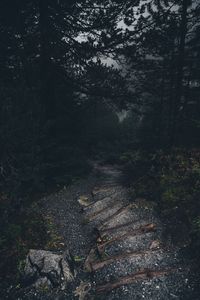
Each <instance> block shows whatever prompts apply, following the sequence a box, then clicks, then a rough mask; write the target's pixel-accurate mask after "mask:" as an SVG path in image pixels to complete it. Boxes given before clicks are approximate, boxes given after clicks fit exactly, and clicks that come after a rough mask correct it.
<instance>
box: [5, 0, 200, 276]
mask: <svg viewBox="0 0 200 300" xmlns="http://www.w3.org/2000/svg"><path fill="white" fill-rule="evenodd" d="M0 39H1V50H0V77H1V81H0V116H1V117H0V139H1V140H0V142H1V147H0V179H1V181H0V187H1V194H0V202H1V208H0V214H1V216H0V227H1V237H0V247H1V255H3V257H4V259H3V260H1V263H0V264H1V269H2V270H3V272H1V273H2V274H3V276H4V275H5V265H7V266H8V261H9V262H11V261H12V263H13V261H14V262H15V263H16V267H18V265H17V264H18V258H20V257H21V255H22V254H21V253H23V251H24V248H26V247H30V245H32V244H34V245H37V243H39V242H40V237H39V234H36V233H37V232H38V228H40V232H41V235H43V232H42V226H43V225H42V220H40V221H37V222H35V221H34V220H35V218H36V215H35V213H34V212H31V213H30V211H28V207H29V206H30V205H31V203H32V201H34V200H35V199H36V198H37V197H39V196H38V195H42V194H43V193H45V192H48V191H49V190H52V189H53V188H58V187H62V186H63V185H68V184H71V183H72V182H73V181H74V180H76V179H78V178H80V177H82V176H84V175H86V174H88V173H89V172H90V170H91V168H92V164H91V161H92V160H104V161H106V162H108V163H118V164H121V165H122V166H123V168H124V170H125V172H126V174H127V184H129V185H130V186H133V187H134V188H133V194H134V195H135V196H138V195H139V196H146V195H147V194H148V195H149V197H150V198H152V199H154V200H156V201H158V203H159V205H160V208H161V210H162V212H163V214H164V215H165V216H167V217H168V215H173V216H175V217H176V216H179V217H180V218H181V219H183V220H184V223H185V224H187V225H188V228H189V229H188V230H189V232H190V237H191V241H190V246H191V247H194V248H195V247H196V244H197V243H199V241H200V238H199V236H200V204H199V196H200V189H199V183H200V150H199V146H200V140H199V135H200V101H199V97H200V2H199V1H198V0H196V1H195V0H174V1H169V0H141V1H140V0H136V1H128V0H127V1H120V0H112V1H110V0H105V1H98V0H94V1H90V0H82V1H81V0H80V1H72V0H68V1H64V0H52V1H51V0H43V1H40V0H34V1H32V0H26V1H25V0H12V1H9V0H2V1H1V3H0ZM134 183H135V184H134ZM27 211H28V212H27ZM30 214H31V215H30ZM27 232H28V233H27ZM197 237H198V238H197ZM16 241H17V247H16ZM13 257H14V258H13ZM16 257H17V260H16ZM7 273H8V274H9V268H8V272H7ZM6 276H7V275H6Z"/></svg>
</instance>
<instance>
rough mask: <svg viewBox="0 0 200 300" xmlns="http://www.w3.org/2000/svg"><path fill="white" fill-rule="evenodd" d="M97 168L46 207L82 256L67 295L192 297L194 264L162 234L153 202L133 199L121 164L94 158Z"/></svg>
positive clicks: (48, 201) (81, 298)
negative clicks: (105, 163)
mask: <svg viewBox="0 0 200 300" xmlns="http://www.w3.org/2000/svg"><path fill="white" fill-rule="evenodd" d="M94 174H95V175H94ZM94 174H93V175H92V176H91V178H90V180H88V179H87V181H85V182H82V183H81V184H80V185H79V186H77V185H75V186H74V187H71V188H70V189H67V190H63V191H61V192H59V193H58V194H57V196H56V198H55V195H54V196H50V197H47V199H46V201H45V203H46V204H45V205H44V207H43V209H45V213H46V214H50V215H51V216H52V217H53V219H54V221H55V222H56V224H57V227H58V229H59V232H60V234H61V235H62V236H63V238H64V241H65V244H66V246H67V247H68V249H69V250H70V251H71V252H72V254H73V255H75V256H76V257H79V258H84V260H83V262H82V263H81V265H79V269H78V275H77V279H76V282H75V285H74V287H73V288H72V290H73V291H72V292H71V293H70V294H68V298H67V299H79V300H84V299H102V300H103V299H104V300H105V299H109V300H111V299H113V300H114V299H115V300H116V299H120V300H124V299H127V300H128V299H130V300H134V299H137V300H139V299H148V300H150V299H151V300H156V299H159V300H168V299H191V296H190V295H191V292H192V284H191V282H190V270H189V268H188V266H187V265H186V263H185V262H184V261H183V260H182V259H181V258H180V256H179V252H178V250H179V249H177V248H176V247H175V246H174V245H172V244H170V243H169V242H166V241H165V240H163V225H162V223H161V221H160V220H159V218H158V216H157V214H156V212H155V204H154V203H152V202H149V201H147V200H145V199H131V198H130V195H129V192H128V189H127V188H125V187H124V186H122V184H121V178H122V176H123V175H122V172H121V171H120V170H119V169H118V168H117V167H112V166H100V165H98V164H96V165H95V173H94ZM75 296H77V297H75ZM59 299H62V298H59ZM193 299H194V298H193Z"/></svg>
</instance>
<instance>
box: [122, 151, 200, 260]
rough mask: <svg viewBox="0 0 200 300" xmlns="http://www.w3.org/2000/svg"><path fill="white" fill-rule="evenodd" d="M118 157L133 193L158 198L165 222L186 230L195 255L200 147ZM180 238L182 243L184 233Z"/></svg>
mask: <svg viewBox="0 0 200 300" xmlns="http://www.w3.org/2000/svg"><path fill="white" fill-rule="evenodd" d="M120 161H121V163H123V165H124V170H125V174H126V179H125V181H126V183H127V184H128V185H129V186H130V187H131V190H132V194H133V196H134V197H144V198H146V199H147V200H148V199H149V200H152V201H155V202H157V204H158V208H159V212H160V213H161V215H162V216H163V218H164V219H165V221H166V223H167V224H168V223H169V224H170V222H173V223H174V224H172V228H171V229H172V231H176V229H177V228H176V227H178V226H179V228H180V227H182V231H184V234H186V231H187V233H188V236H187V243H188V244H189V245H190V247H192V248H193V249H195V251H192V252H193V253H194V255H196V254H195V253H196V252H197V251H198V248H199V246H200V201H199V199H200V150H199V149H190V150H188V149H182V148H176V149H173V150H172V151H169V152H167V151H162V150H159V151H156V152H151V153H150V152H147V151H132V152H127V153H124V154H123V155H122V156H121V158H120ZM179 235H180V229H179ZM180 238H181V239H182V241H183V244H184V243H185V241H184V237H183V236H180ZM184 246H185V245H184Z"/></svg>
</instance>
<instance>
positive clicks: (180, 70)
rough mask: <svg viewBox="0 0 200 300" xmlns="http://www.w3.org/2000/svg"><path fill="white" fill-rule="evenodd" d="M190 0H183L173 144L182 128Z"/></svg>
mask: <svg viewBox="0 0 200 300" xmlns="http://www.w3.org/2000/svg"><path fill="white" fill-rule="evenodd" d="M188 5H189V0H183V2H182V12H181V23H180V40H179V47H178V58H177V60H178V61H177V74H176V85H175V94H174V96H175V97H174V108H173V126H172V144H173V145H174V143H175V141H176V142H177V141H178V139H179V135H178V130H179V129H180V125H181V124H179V108H180V104H181V98H182V94H183V78H184V61H185V40H186V34H187V23H188V20H187V9H188Z"/></svg>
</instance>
